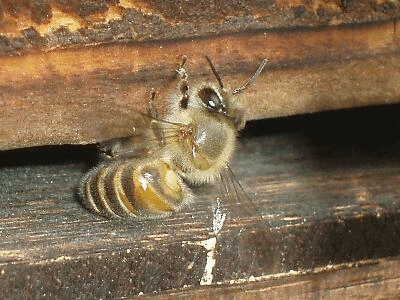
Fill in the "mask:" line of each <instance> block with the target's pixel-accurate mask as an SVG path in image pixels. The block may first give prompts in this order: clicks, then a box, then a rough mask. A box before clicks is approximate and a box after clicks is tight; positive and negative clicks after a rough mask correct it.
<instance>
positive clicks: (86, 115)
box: [0, 0, 400, 150]
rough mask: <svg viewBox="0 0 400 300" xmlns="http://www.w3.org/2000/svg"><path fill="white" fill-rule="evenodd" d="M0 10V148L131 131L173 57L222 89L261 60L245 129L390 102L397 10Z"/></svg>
mask: <svg viewBox="0 0 400 300" xmlns="http://www.w3.org/2000/svg"><path fill="white" fill-rule="evenodd" d="M3 2H4V1H2V2H1V3H2V5H1V6H0V65H1V68H0V105H1V106H2V110H1V112H0V150H5V149H13V148H23V147H30V146H38V145H58V144H87V143H94V142H97V141H101V140H105V139H108V138H111V137H116V136H123V135H126V134H128V133H130V130H131V127H132V126H133V120H132V119H131V116H132V111H134V110H143V108H144V105H145V103H146V101H147V99H148V94H149V91H150V90H151V88H155V89H157V90H158V91H159V95H158V97H157V101H158V104H159V105H160V106H161V107H164V106H165V104H166V103H167V102H168V101H169V99H168V92H167V91H168V89H167V88H166V87H167V86H168V85H169V84H170V83H171V80H172V78H173V76H174V69H175V67H176V64H177V63H178V62H179V61H180V58H179V57H180V55H182V54H185V55H187V56H188V59H189V60H188V68H189V72H190V80H191V81H192V82H193V81H202V80H204V79H206V78H209V76H210V71H209V70H208V67H207V66H206V64H205V60H204V55H209V56H211V57H212V59H213V61H214V63H215V65H216V67H217V69H218V70H219V71H220V73H221V76H222V77H223V78H224V81H225V82H226V84H227V85H229V86H231V87H232V88H235V87H237V86H239V85H240V84H241V83H242V82H243V81H244V80H245V79H247V78H248V77H249V76H250V75H251V74H252V72H254V70H255V69H256V67H257V64H259V63H260V61H261V60H262V59H264V58H268V59H269V63H268V65H267V68H266V69H265V71H264V73H263V75H262V76H261V77H260V78H259V80H258V81H257V82H256V83H255V84H254V86H253V87H252V88H251V89H249V90H248V91H247V92H246V93H245V94H243V95H242V96H241V98H240V101H242V103H243V106H244V107H245V108H246V109H247V118H248V119H250V120H252V119H260V118H269V117H277V116H286V115H293V114H301V113H311V112H317V111H322V110H329V109H341V108H348V107H356V106H366V105H374V104H387V103H395V102H398V101H399V99H400V97H399V96H400V88H399V85H398V84H397V83H398V81H399V78H400V75H399V70H400V68H399V66H400V62H399V32H400V31H399V30H398V28H397V27H398V24H397V23H398V22H397V16H398V14H399V7H398V4H397V2H392V1H390V2H385V1H383V2H382V1H376V2H374V1H357V3H355V2H354V3H353V2H350V1H341V2H340V3H341V4H339V2H338V1H314V2H312V3H311V2H309V1H304V2H303V1H278V2H276V3H273V2H268V3H267V4H265V3H261V4H260V3H258V2H257V1H243V2H241V4H240V5H239V4H236V3H235V4H234V3H230V4H229V5H227V4H224V3H223V2H218V3H214V2H213V1H199V2H196V4H194V3H191V2H190V3H189V2H188V3H187V2H186V1H180V2H177V3H175V2H168V4H165V3H164V1H145V2H140V1H134V2H132V1H120V2H118V1H115V2H113V1H102V2H101V3H98V4H96V5H95V4H93V3H92V2H87V1H76V2H75V1H74V2H71V3H65V2H61V1H56V0H54V1H47V2H43V3H42V2H37V1H22V2H18V3H14V4H13V3H10V2H9V1H6V2H4V3H3ZM163 3H164V4H163ZM204 8H207V9H204Z"/></svg>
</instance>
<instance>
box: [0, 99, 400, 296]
mask: <svg viewBox="0 0 400 300" xmlns="http://www.w3.org/2000/svg"><path fill="white" fill-rule="evenodd" d="M399 111H400V108H399V106H397V105H393V106H390V107H389V106H388V107H375V108H373V109H372V108H370V109H363V110H362V111H361V112H359V113H357V112H356V113H354V111H348V112H341V113H329V114H328V113H324V114H320V115H315V116H308V117H304V116H303V117H298V118H290V119H281V120H268V121H264V122H263V123H252V124H249V125H250V127H249V130H251V127H252V126H255V127H256V128H258V127H259V126H262V127H263V131H264V132H265V131H269V134H268V135H266V136H258V137H257V136H254V135H255V133H256V131H257V130H256V128H255V129H254V130H251V132H252V137H250V136H248V137H246V138H244V139H242V140H241V143H240V146H239V147H238V152H237V155H236V158H235V160H234V161H233V168H234V170H235V172H236V174H237V175H238V177H239V179H240V180H241V182H242V184H243V185H244V186H245V188H246V189H247V190H248V191H251V193H250V195H251V197H252V198H253V201H254V203H255V204H256V205H257V206H258V207H259V209H260V212H261V213H262V215H263V218H264V220H263V221H260V220H259V219H258V218H253V217H252V216H237V215H235V214H234V212H235V211H236V210H233V209H232V207H230V205H231V204H225V205H224V206H223V207H222V208H223V209H224V211H225V212H226V213H227V214H228V216H227V220H226V221H225V223H224V226H223V227H222V231H221V232H220V233H219V235H218V236H217V238H216V239H215V236H214V233H213V232H212V230H211V226H212V221H213V219H214V218H215V215H214V214H213V212H212V208H211V207H212V202H213V199H215V197H216V196H215V191H214V190H211V189H208V188H205V189H203V190H202V191H199V197H198V198H197V199H196V202H195V203H194V204H193V205H192V206H191V207H189V208H187V209H186V210H184V211H182V212H181V213H177V214H174V215H173V216H172V217H170V218H167V219H161V220H150V221H139V222H134V221H129V220H105V219H103V218H100V217H97V216H95V215H93V214H91V213H89V212H87V211H86V210H85V209H84V208H83V207H81V205H80V203H79V200H78V199H77V197H76V186H77V185H78V184H79V180H80V177H81V176H82V174H83V173H84V170H85V169H87V167H88V166H87V164H85V162H87V161H89V160H90V159H91V158H92V156H93V151H92V150H90V149H92V148H90V149H89V150H90V151H89V152H87V148H85V147H66V146H63V147H56V148H54V147H53V148H52V147H46V148H42V149H36V150H31V151H27V150H14V151H7V152H4V153H2V154H1V155H0V161H2V162H3V167H2V168H1V169H0V285H1V286H2V293H3V296H4V297H6V298H11V299H21V298H26V297H30V298H41V297H44V295H46V296H47V297H51V298H64V299H65V298H76V297H86V296H87V297H88V298H105V297H114V298H119V297H133V296H136V295H138V294H140V293H143V294H145V295H151V294H152V293H154V292H156V293H160V292H167V291H172V290H174V291H176V290H178V289H182V288H187V289H189V290H193V289H197V288H199V287H201V286H209V285H210V284H223V285H225V286H231V285H235V284H239V283H245V282H249V281H250V280H252V279H251V278H257V279H260V280H262V281H263V282H262V283H260V285H258V284H255V285H253V286H252V285H250V286H247V287H248V288H249V289H253V288H254V289H255V290H259V289H262V288H261V285H263V284H265V285H266V286H267V287H268V286H269V287H271V289H268V288H267V290H268V291H269V292H271V293H272V295H275V294H274V293H275V292H276V294H278V293H280V292H283V293H287V295H288V296H293V295H297V293H298V289H294V288H293V286H294V285H295V286H298V287H301V288H302V289H304V293H303V294H304V295H310V294H312V295H317V294H318V293H321V294H322V293H324V292H326V293H332V295H341V294H344V293H346V292H348V293H353V294H352V295H360V294H361V293H362V292H363V291H364V292H365V291H367V292H369V291H371V292H374V293H376V294H377V295H396V290H395V287H396V286H397V281H398V277H396V276H397V269H398V268H397V264H398V262H397V261H394V264H393V265H390V262H389V263H388V264H384V263H383V262H382V261H379V260H378V261H376V259H380V258H391V257H398V256H399V254H400V249H399V247H398V245H399V242H400V234H399V232H400V221H399V220H400V218H399V215H400V211H399V209H400V191H399V189H398V186H399V181H400V173H399V170H400V163H399V153H400V151H399V147H400V146H399V143H398V136H399V128H398V125H397V123H398V117H397V116H398V114H399ZM337 120H340V122H338V121H337ZM371 120H380V121H379V122H371ZM332 124H334V126H332ZM321 128H324V129H325V130H323V131H321ZM387 128H391V130H392V132H391V133H392V134H391V135H387V134H382V132H384V131H385V130H387ZM236 205H239V204H236ZM365 260H367V261H370V262H372V263H376V262H378V263H379V264H378V266H379V267H378V269H377V270H375V271H376V273H374V270H373V269H374V267H373V265H368V263H367V264H366V265H362V264H361V267H360V268H359V269H357V268H355V269H354V270H353V271H349V270H348V269H347V268H348V266H351V265H348V263H356V262H357V261H365ZM381 263H382V265H381ZM331 266H332V267H331ZM335 266H339V267H338V269H335V268H336V267H335ZM340 266H342V267H343V269H341V267H340ZM346 266H347V267H346ZM354 266H357V264H355V265H354ZM385 266H387V269H384V268H385ZM364 267H365V269H363V268H364ZM381 267H382V268H381ZM329 268H334V269H335V270H337V272H336V271H335V272H330V271H329ZM385 270H386V271H385ZM293 271H294V273H293V274H292V275H291V274H290V272H293ZM299 272H300V273H299ZM302 272H305V273H306V275H305V277H302V276H301V275H299V274H302ZM313 272H314V273H315V274H314V275H313ZM385 272H386V273H385ZM274 274H275V275H274ZM276 274H286V275H280V276H281V277H280V276H277V275H276ZM307 274H311V275H307ZM374 274H375V275H376V276H377V277H376V278H377V279H376V280H375V279H371V281H368V280H369V278H371V277H369V276H372V277H374V276H375V275H374ZM380 274H384V275H385V276H382V277H379V276H380ZM267 275H271V277H268V276H267ZM274 276H277V277H278V279H279V278H283V279H282V280H281V279H279V280H281V281H279V280H278V281H276V280H275V278H277V277H274ZM341 276H342V277H341ZM345 276H348V277H347V278H348V280H350V282H354V285H351V284H350V285H349V284H348V282H349V281H348V280H346V277H345ZM374 278H375V277H374ZM330 279H332V281H331V280H330ZM303 282H305V283H304V285H303ZM371 282H376V283H377V284H379V285H383V286H385V285H386V286H387V287H390V290H383V289H379V288H376V289H374V287H373V286H371V285H370V283H371ZM319 284H320V285H319ZM274 287H275V288H274ZM237 288H239V289H240V288H241V286H239V287H237ZM245 288H246V287H245ZM235 290H236V288H235V287H233V288H232V289H230V288H227V289H226V290H224V289H216V290H215V294H213V292H212V291H210V290H207V289H206V290H200V291H198V292H193V293H192V292H188V293H189V295H191V293H192V295H194V296H196V293H198V295H203V294H202V293H204V291H205V292H206V293H211V294H212V295H217V294H218V293H225V292H226V293H229V292H232V293H234V291H235ZM384 292H387V293H389V292H390V293H392V292H393V294H390V293H389V294H385V293H384ZM365 293H366V292H365ZM255 294H257V292H255Z"/></svg>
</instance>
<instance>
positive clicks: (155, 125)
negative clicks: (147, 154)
mask: <svg viewBox="0 0 400 300" xmlns="http://www.w3.org/2000/svg"><path fill="white" fill-rule="evenodd" d="M156 94H157V92H156V90H155V89H151V91H150V98H149V102H148V107H147V114H148V115H149V116H150V118H151V121H150V124H149V127H150V129H151V130H152V132H153V134H154V136H155V138H156V139H157V140H158V142H159V144H160V146H163V145H164V144H165V137H164V132H163V131H162V129H161V128H160V126H159V122H158V121H157V120H158V113H157V110H156V108H155V106H154V99H155V98H156Z"/></svg>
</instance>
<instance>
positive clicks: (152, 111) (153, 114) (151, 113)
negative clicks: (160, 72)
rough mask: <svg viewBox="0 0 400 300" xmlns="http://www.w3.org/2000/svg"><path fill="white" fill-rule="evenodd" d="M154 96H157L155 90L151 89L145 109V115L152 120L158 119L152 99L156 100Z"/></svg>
mask: <svg viewBox="0 0 400 300" xmlns="http://www.w3.org/2000/svg"><path fill="white" fill-rule="evenodd" d="M156 94H157V92H156V90H155V89H151V91H150V98H149V102H148V107H147V114H148V115H149V116H150V117H152V118H154V119H157V118H158V113H157V110H156V108H155V107H154V99H155V98H156Z"/></svg>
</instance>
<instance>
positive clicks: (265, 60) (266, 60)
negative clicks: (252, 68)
mask: <svg viewBox="0 0 400 300" xmlns="http://www.w3.org/2000/svg"><path fill="white" fill-rule="evenodd" d="M267 62H268V59H266V58H265V59H263V61H262V62H261V64H260V66H259V67H258V69H257V71H256V72H255V73H254V75H253V76H251V78H250V79H249V80H247V81H246V82H245V83H244V84H243V85H242V86H241V87H238V88H237V89H234V90H233V92H232V94H233V95H235V94H239V93H240V92H242V91H243V90H245V89H246V88H247V87H248V86H249V85H250V84H252V83H253V82H254V80H256V79H257V77H258V76H260V74H261V72H262V70H263V69H264V67H265V66H266V64H267Z"/></svg>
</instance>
